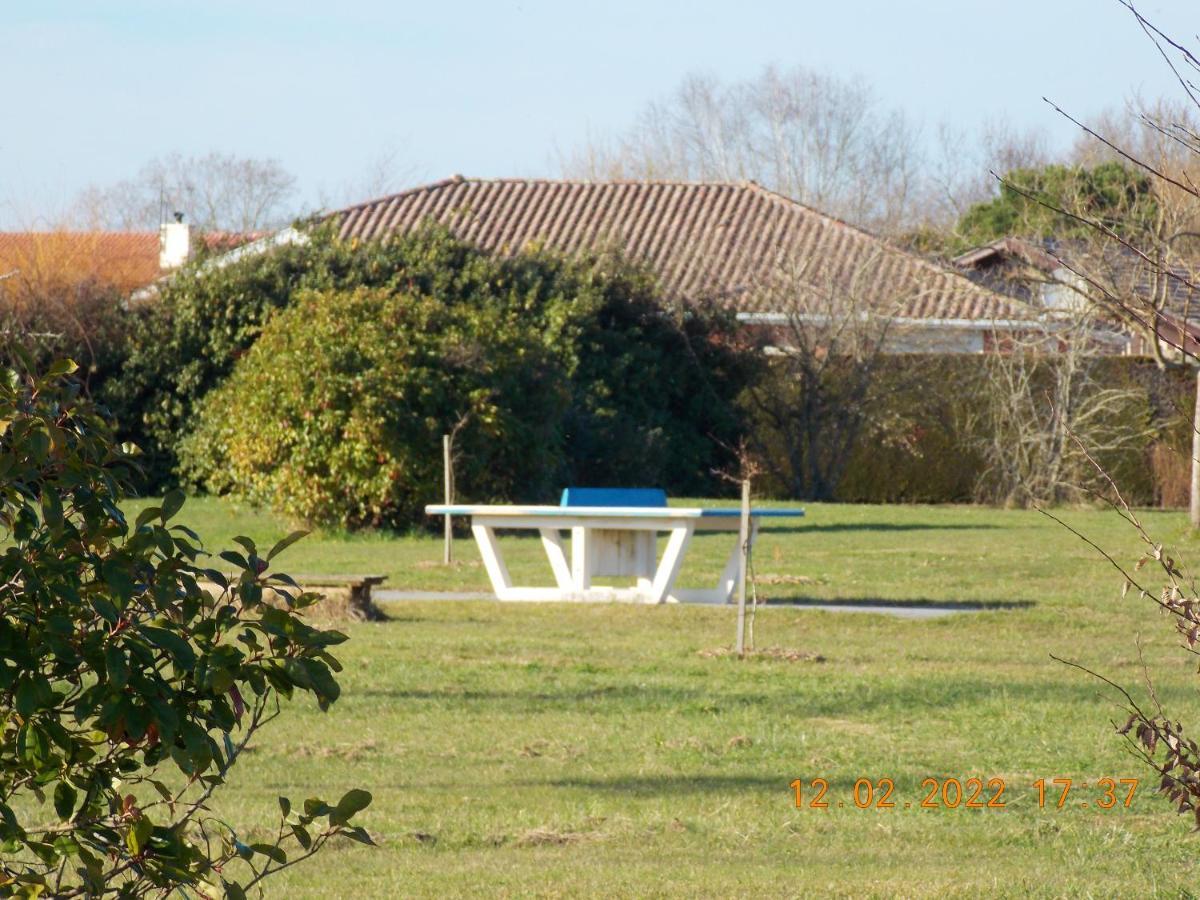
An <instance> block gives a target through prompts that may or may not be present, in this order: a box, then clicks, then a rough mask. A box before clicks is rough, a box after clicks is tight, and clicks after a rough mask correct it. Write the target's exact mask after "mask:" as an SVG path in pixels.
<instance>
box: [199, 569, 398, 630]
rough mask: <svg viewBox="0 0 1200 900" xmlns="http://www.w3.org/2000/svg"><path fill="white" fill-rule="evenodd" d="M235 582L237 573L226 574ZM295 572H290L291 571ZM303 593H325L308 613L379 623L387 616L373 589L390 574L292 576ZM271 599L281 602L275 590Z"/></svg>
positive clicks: (214, 590) (212, 588)
mask: <svg viewBox="0 0 1200 900" xmlns="http://www.w3.org/2000/svg"><path fill="white" fill-rule="evenodd" d="M225 574H226V577H228V578H229V580H230V581H231V582H232V581H235V580H236V579H237V577H238V576H237V574H236V573H233V572H227V573H225ZM288 574H289V575H290V574H291V573H290V572H289V573H288ZM292 578H293V579H294V580H295V581H296V583H297V584H298V585H300V589H301V591H302V592H306V593H313V594H321V595H322V596H323V597H324V599H323V600H322V601H321V602H320V603H317V604H316V605H314V606H310V607H309V608H308V609H306V610H305V611H304V614H305V615H307V616H310V617H313V618H321V619H329V620H345V619H351V620H354V621H360V622H361V621H367V622H377V621H380V620H381V619H384V618H386V616H384V614H383V613H382V612H381V611H380V609H379V607H378V606H376V605H375V601H373V600H372V599H371V588H373V587H375V586H376V585H379V584H383V582H385V581H386V580H387V576H386V575H292ZM200 587H201V588H203V589H204V590H206V591H208V592H209V593H211V594H214V595H215V594H218V593H220V591H221V588H220V586H219V585H217V584H214V583H213V582H209V581H206V582H201V583H200ZM263 593H264V597H265V598H266V599H267V601H268V602H276V601H278V599H279V598H278V597H277V595H276V593H275V591H272V590H266V591H264V592H263Z"/></svg>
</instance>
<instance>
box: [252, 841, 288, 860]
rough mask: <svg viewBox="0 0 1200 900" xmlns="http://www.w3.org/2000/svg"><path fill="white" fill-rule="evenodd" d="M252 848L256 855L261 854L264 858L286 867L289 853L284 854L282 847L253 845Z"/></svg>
mask: <svg viewBox="0 0 1200 900" xmlns="http://www.w3.org/2000/svg"><path fill="white" fill-rule="evenodd" d="M250 848H251V849H252V850H253V851H254V852H255V853H261V854H262V855H263V856H265V857H267V858H268V859H270V860H273V861H274V862H277V863H279V864H280V865H285V864H286V863H287V853H285V852H284V849H283V848H282V847H279V846H276V845H275V844H251V845H250Z"/></svg>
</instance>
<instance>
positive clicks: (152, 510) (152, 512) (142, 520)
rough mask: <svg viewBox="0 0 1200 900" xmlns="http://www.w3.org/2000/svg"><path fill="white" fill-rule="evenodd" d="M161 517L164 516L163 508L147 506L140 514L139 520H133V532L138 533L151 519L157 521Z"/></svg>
mask: <svg viewBox="0 0 1200 900" xmlns="http://www.w3.org/2000/svg"><path fill="white" fill-rule="evenodd" d="M161 515H162V507H160V506H147V507H146V508H145V509H143V510H142V511H141V512H140V513H138V514H137V518H136V519H134V520H133V530H134V531H137V530H138V529H139V528H141V527H142V526H143V525H145V524H146V523H147V522H149V521H150V520H151V519H157V518H158V517H159V516H161Z"/></svg>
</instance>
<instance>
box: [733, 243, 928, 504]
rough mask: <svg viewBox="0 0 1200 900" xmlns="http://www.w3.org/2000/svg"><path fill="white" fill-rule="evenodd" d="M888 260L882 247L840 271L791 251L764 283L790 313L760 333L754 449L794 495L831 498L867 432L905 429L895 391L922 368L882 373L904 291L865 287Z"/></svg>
mask: <svg viewBox="0 0 1200 900" xmlns="http://www.w3.org/2000/svg"><path fill="white" fill-rule="evenodd" d="M884 262H885V260H884V259H883V254H879V255H878V256H875V257H873V258H871V259H869V260H867V261H865V262H864V263H863V264H861V265H859V266H858V267H857V268H856V269H855V271H854V272H852V273H850V275H849V277H848V278H846V277H839V278H835V277H834V275H833V273H832V272H829V271H824V270H822V269H820V268H818V267H816V266H814V265H812V264H811V263H809V262H800V261H794V262H792V263H789V264H787V265H785V266H782V267H781V268H780V269H778V270H777V271H776V272H774V273H772V274H771V275H770V276H769V278H767V279H764V281H763V283H762V284H761V285H760V287H759V293H760V295H761V296H762V297H763V298H764V301H765V302H764V305H765V306H767V307H768V308H773V309H781V310H783V309H786V310H788V313H787V314H786V315H784V316H783V317H782V319H781V320H780V321H778V322H777V323H775V325H774V327H773V328H772V329H770V330H767V331H764V333H763V335H762V341H763V343H764V344H765V345H766V346H765V347H764V349H765V351H766V352H767V353H768V355H769V357H770V367H769V369H770V371H769V373H768V375H767V377H765V378H764V379H762V380H761V381H760V382H759V383H757V384H756V385H755V386H754V387H753V388H751V389H750V390H749V392H748V395H747V403H748V405H749V409H750V412H751V417H752V419H753V421H754V427H752V428H751V429H750V435H751V449H752V450H753V451H754V454H755V455H756V457H757V459H758V461H759V464H760V465H761V467H762V469H763V470H764V472H765V473H766V475H767V476H768V477H769V478H770V479H771V480H772V481H773V482H774V483H775V484H776V486H777V489H782V490H783V491H785V492H786V493H787V495H788V496H790V497H793V498H798V499H811V500H830V499H833V498H834V497H835V495H836V492H837V488H838V484H839V482H840V481H841V479H842V476H843V475H844V474H845V472H846V469H847V466H848V465H849V462H850V460H851V457H852V455H853V453H854V450H855V449H856V448H857V447H858V446H859V444H860V442H861V441H862V440H863V439H864V438H866V437H867V436H868V435H871V436H873V437H875V438H878V439H881V440H887V439H888V436H889V435H894V434H898V433H902V432H903V431H904V429H903V428H900V427H897V421H896V420H897V417H898V416H899V414H898V413H897V412H896V410H895V406H894V405H893V404H891V403H889V400H890V399H891V397H893V396H894V395H895V394H896V393H898V392H901V391H904V390H909V389H911V388H912V383H911V379H912V378H913V377H915V376H916V371H915V369H910V370H908V375H907V377H906V376H905V375H904V374H902V373H901V374H899V376H898V373H896V372H892V373H891V376H892V377H889V378H887V379H883V378H881V377H880V375H881V372H882V370H883V369H884V368H885V359H886V357H885V354H886V353H887V352H888V349H889V348H890V342H892V341H894V340H897V339H899V338H901V336H902V335H901V334H900V333H899V332H900V331H901V328H900V326H898V325H897V324H896V323H897V319H898V317H897V313H899V312H900V311H901V307H902V306H903V302H904V298H903V297H901V296H899V295H897V296H894V297H890V298H888V299H886V300H885V301H883V302H880V301H879V300H878V299H877V298H875V297H873V296H872V294H873V292H872V291H870V290H868V289H867V285H868V284H870V283H871V282H873V281H875V280H876V278H877V275H878V269H879V267H880V266H881V265H882V264H884ZM897 376H898V377H897Z"/></svg>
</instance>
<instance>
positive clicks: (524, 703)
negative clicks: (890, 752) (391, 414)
mask: <svg viewBox="0 0 1200 900" xmlns="http://www.w3.org/2000/svg"><path fill="white" fill-rule="evenodd" d="M733 664H736V660H734V661H730V660H726V659H723V660H716V661H713V665H714V666H729V665H733ZM756 665H757V664H756ZM781 665H789V666H793V667H794V666H795V664H793V663H783V664H781ZM1053 665H1055V666H1058V667H1059V668H1061V666H1060V665H1059V664H1057V663H1053ZM836 668H837V660H836V659H831V660H827V661H826V662H825V663H823V664H821V665H820V666H819V668H813V667H811V666H808V667H806V668H804V669H803V671H804V672H805V673H807V674H806V675H805V677H804V678H802V679H786V680H785V679H780V681H781V682H784V683H783V684H781V685H780V686H778V687H776V688H774V689H772V688H764V689H762V690H756V691H746V690H744V688H743V687H742V686H738V687H739V688H742V689H733V690H720V689H719V688H715V687H714V685H712V684H711V683H709V684H708V685H707V686H704V687H684V686H681V685H669V684H656V685H633V684H628V683H624V684H619V685H612V684H610V685H598V686H596V687H594V688H586V687H581V686H578V685H575V686H570V687H568V686H565V685H564V686H563V687H561V688H558V689H555V690H547V689H546V687H545V686H544V685H532V684H531V685H530V686H529V689H528V690H522V689H520V688H511V689H497V688H463V687H451V686H448V687H442V688H438V687H429V688H401V687H397V688H386V687H374V686H372V687H367V688H361V689H355V690H353V691H348V692H346V693H345V694H343V697H344V698H350V697H352V698H354V699H355V700H367V701H368V702H372V703H375V702H379V701H380V700H386V701H387V702H401V703H418V704H421V703H428V704H432V705H434V706H435V707H438V708H440V709H443V710H446V709H455V708H458V709H462V710H464V714H465V711H466V710H469V711H470V715H471V716H479V715H485V716H486V715H505V716H507V715H512V714H517V715H523V716H525V715H529V714H532V713H544V712H548V711H552V710H570V711H574V712H581V711H586V712H587V713H588V715H590V716H602V717H610V718H616V719H620V718H623V717H627V716H630V715H644V714H653V715H659V714H662V713H664V712H670V713H672V714H673V715H681V716H683V717H684V718H688V717H696V718H701V719H705V720H708V719H710V718H711V717H712V716H721V715H733V716H740V715H743V714H745V713H746V712H747V711H751V710H758V709H761V710H762V711H763V712H764V713H765V714H769V715H770V716H773V717H779V716H785V717H794V721H795V722H796V723H797V724H799V723H803V722H804V721H807V720H809V719H812V718H825V717H828V718H837V719H850V720H857V719H861V718H862V717H863V716H864V715H866V714H868V713H871V712H873V711H875V710H905V711H906V715H910V716H916V715H919V714H921V713H924V712H935V713H936V714H937V716H939V717H944V718H952V717H954V716H955V712H954V711H955V710H967V711H970V713H971V714H972V715H976V716H977V715H978V710H979V709H981V708H984V707H987V706H989V705H991V706H994V707H997V708H1008V707H1011V706H1012V704H1013V702H1014V701H1019V702H1020V704H1022V707H1023V708H1024V709H1026V710H1028V709H1029V708H1031V707H1032V706H1045V707H1047V708H1049V709H1059V710H1062V709H1071V710H1074V711H1076V712H1081V711H1083V710H1091V709H1095V708H1104V707H1105V706H1106V705H1107V704H1109V701H1107V700H1105V699H1103V690H1102V686H1101V687H1100V688H1098V687H1097V685H1095V684H1092V683H1089V682H1087V681H1083V680H1080V681H1056V680H1050V679H1049V678H1046V679H1045V680H1039V681H1032V682H1031V681H1025V682H1022V683H1019V684H1017V683H1014V682H1013V681H1012V680H1011V679H1010V678H1005V677H1003V676H1001V675H997V677H996V678H995V679H986V678H974V679H971V678H963V677H961V675H958V676H945V675H941V676H938V675H934V674H933V673H932V672H929V671H926V672H924V673H920V674H916V673H914V674H913V675H912V676H911V677H908V678H905V679H903V680H902V681H899V682H879V681H875V682H864V681H862V680H861V679H860V678H858V677H855V678H845V677H842V678H832V679H831V678H829V677H824V676H822V677H814V676H813V674H812V673H815V672H818V671H819V672H822V673H826V672H833V671H836ZM1046 674H1047V675H1050V674H1053V673H1051V672H1047V673H1046ZM1060 677H1061V676H1060ZM806 685H807V686H806ZM1114 699H1115V696H1114ZM1081 714H1082V713H1081ZM980 727H991V726H987V725H986V723H984V724H981V725H980Z"/></svg>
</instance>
